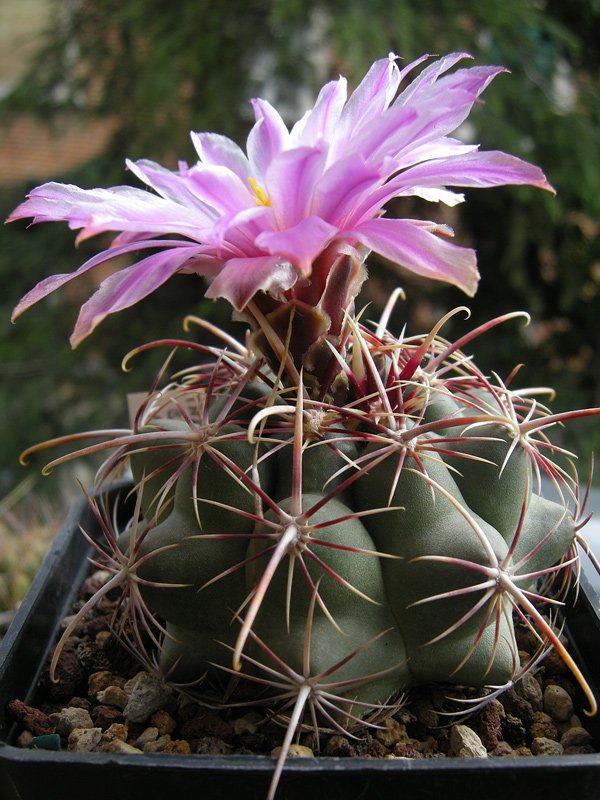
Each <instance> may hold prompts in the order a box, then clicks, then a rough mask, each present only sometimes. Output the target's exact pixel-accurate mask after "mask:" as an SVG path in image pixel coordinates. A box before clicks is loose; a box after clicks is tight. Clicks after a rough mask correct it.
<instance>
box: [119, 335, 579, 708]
mask: <svg viewBox="0 0 600 800" xmlns="http://www.w3.org/2000/svg"><path fill="white" fill-rule="evenodd" d="M354 337H355V341H354V344H353V347H354V348H355V349H357V350H358V347H359V346H360V348H361V353H362V357H363V360H364V365H365V366H363V370H364V372H365V375H364V376H363V381H362V384H363V387H364V388H363V389H362V391H363V397H361V394H360V392H361V390H360V389H357V388H356V386H357V385H358V384H356V385H355V388H354V389H352V386H353V376H352V374H350V376H349V377H350V387H351V388H350V391H351V392H352V391H353V393H354V395H355V396H354V400H353V402H351V403H348V404H347V405H346V406H337V405H336V404H334V403H332V402H326V401H325V400H324V401H316V400H314V399H311V397H310V394H307V392H306V391H305V390H304V388H303V386H302V384H301V383H300V384H298V386H297V387H296V391H295V395H294V394H291V393H290V389H286V390H284V391H275V389H274V387H275V386H276V382H275V381H274V378H273V375H272V373H271V372H270V371H269V370H267V371H265V372H261V371H257V370H256V369H255V362H252V361H251V362H250V363H251V364H252V366H251V367H250V369H252V370H253V373H252V380H249V381H248V382H247V383H245V384H244V378H243V377H242V379H241V383H240V379H239V378H238V379H237V381H235V382H234V383H232V384H231V386H230V387H229V388H228V387H226V386H223V385H220V386H219V387H218V392H215V393H214V394H212V395H211V394H210V393H207V391H206V389H204V388H202V387H198V386H195V387H194V388H193V389H191V390H188V391H192V392H193V393H195V397H196V401H197V406H198V408H201V409H202V412H201V415H200V416H201V419H200V418H199V420H198V421H197V422H196V421H193V420H190V419H187V420H186V421H183V420H179V421H177V422H173V421H165V420H163V419H162V418H161V417H160V414H147V415H146V416H147V420H146V423H145V426H144V427H141V428H140V432H141V433H143V435H144V436H145V437H146V438H145V439H144V446H143V447H142V446H139V447H134V448H131V455H130V461H131V464H132V468H133V471H134V477H135V479H136V482H137V483H138V486H139V488H140V491H143V493H144V497H145V499H144V501H143V505H144V510H145V513H146V514H148V515H152V514H153V513H156V514H157V516H158V522H157V524H155V525H153V526H151V527H150V530H149V531H148V532H147V533H146V535H145V537H144V539H143V542H142V543H141V546H140V551H139V556H140V557H141V558H142V560H143V564H141V566H140V569H139V573H140V575H141V577H142V578H143V579H144V581H145V583H144V585H143V586H142V587H141V593H142V596H143V597H144V600H145V602H146V604H147V605H148V607H149V608H151V609H152V610H153V611H154V612H155V613H157V614H158V615H159V617H160V618H162V619H164V620H166V631H167V635H166V637H165V639H164V641H163V646H162V647H163V650H162V666H163V669H164V670H165V671H168V673H169V675H170V676H171V677H172V678H173V679H175V680H180V681H186V682H187V681H193V680H198V679H200V678H201V677H202V676H204V675H205V674H206V675H208V676H209V679H210V680H212V681H214V682H215V683H217V684H219V683H223V680H224V679H226V680H229V678H228V677H227V674H228V673H229V672H234V673H235V672H236V671H239V670H241V671H242V674H243V675H246V676H248V677H252V676H253V677H254V680H257V675H259V674H260V670H261V666H260V665H261V664H263V666H264V662H265V661H267V662H268V660H269V658H276V659H277V662H278V663H279V662H281V663H284V664H286V665H287V667H288V668H289V669H290V670H292V671H293V672H294V674H296V673H297V674H298V675H300V674H302V670H303V669H304V670H306V669H307V665H309V671H310V675H312V676H313V677H314V676H322V675H327V676H329V678H330V679H331V680H330V682H329V684H335V686H334V687H333V688H331V692H332V693H333V694H335V695H337V696H339V697H340V698H346V699H347V698H351V699H354V700H356V701H357V702H358V703H365V704H368V705H369V706H372V707H378V706H381V705H382V704H385V703H386V702H387V701H388V700H389V699H390V698H392V697H393V696H394V695H397V694H398V693H399V692H401V691H404V690H406V689H407V688H409V687H410V686H413V685H415V684H421V683H427V682H432V681H436V682H453V683H457V684H466V685H471V686H477V687H483V686H486V685H502V684H506V683H508V682H510V681H511V679H512V678H513V677H514V676H515V674H517V672H518V670H519V668H520V663H519V656H518V649H517V645H516V642H515V634H514V629H513V605H516V604H518V603H519V602H521V600H522V598H523V597H526V596H527V595H524V594H521V593H522V592H529V593H531V592H532V591H534V590H535V584H536V581H537V580H538V578H539V577H540V576H545V575H548V574H551V573H552V571H553V570H554V569H555V566H554V565H556V564H558V563H559V562H560V561H561V559H563V558H564V557H565V555H566V554H567V553H569V551H573V549H574V546H575V542H576V539H577V524H576V521H575V519H574V517H573V514H572V513H571V512H570V511H569V510H568V508H567V507H566V505H565V504H563V503H555V502H551V501H549V500H546V499H544V498H543V497H541V496H540V494H539V491H538V486H537V485H536V483H537V478H538V475H539V473H540V471H541V470H540V464H541V465H542V468H543V469H544V471H546V472H548V474H550V475H555V474H557V473H555V472H554V471H553V469H551V468H549V467H548V464H549V463H550V462H548V459H547V457H546V456H545V455H540V450H541V448H538V443H539V442H538V441H537V440H536V439H535V437H534V436H533V435H532V433H533V432H534V431H535V425H534V424H532V423H531V422H530V420H531V418H532V417H533V418H535V417H536V415H539V419H540V420H541V422H540V427H541V426H542V422H543V423H544V424H549V423H548V419H549V416H548V415H549V412H547V410H545V409H543V410H538V409H537V407H536V406H535V403H533V402H532V401H530V400H529V399H527V397H526V396H524V397H519V396H518V395H517V394H513V393H511V392H509V391H508V390H507V389H506V388H505V387H503V386H502V385H501V384H498V385H493V386H492V384H491V383H490V382H489V381H488V380H487V379H486V378H484V377H483V376H482V375H481V374H480V373H479V372H477V371H476V370H475V369H474V368H473V374H471V375H469V376H468V379H466V380H464V381H463V382H462V383H461V381H460V380H458V381H456V375H454V376H453V377H454V382H455V383H457V384H458V386H457V388H454V384H453V382H452V381H450V380H447V381H445V382H444V383H443V385H441V383H440V382H439V381H438V385H437V387H436V388H433V389H432V388H431V381H430V383H429V387H430V388H429V389H428V390H427V391H422V390H421V389H419V382H418V381H417V380H415V377H414V373H415V369H414V365H413V366H411V363H412V362H411V359H412V360H413V361H414V358H413V351H414V347H413V346H411V347H410V348H408V347H407V348H406V352H405V350H404V348H403V345H402V344H401V343H400V342H397V341H395V340H392V339H391V337H390V336H389V334H386V337H385V339H384V340H381V341H378V340H376V339H375V337H374V336H373V334H370V336H369V339H368V342H369V343H368V345H367V344H365V341H367V339H366V334H365V335H363V333H362V332H361V329H359V328H358V327H356V328H355V330H354ZM390 340H391V343H392V344H391V343H390ZM392 345H393V347H394V348H395V355H394V359H395V361H394V362H393V363H392V362H388V363H387V366H386V368H385V370H384V371H383V374H384V375H385V381H386V382H385V384H383V379H382V378H381V374H382V372H381V370H380V368H379V367H375V365H376V363H378V362H379V361H381V359H380V358H379V356H378V352H379V351H389V350H390V349H392ZM432 346H433V347H434V349H435V348H436V347H437V350H438V351H440V352H442V353H443V345H442V344H441V343H440V344H439V345H436V344H435V342H434V344H433V345H432ZM365 351H366V352H365ZM459 355H460V357H461V358H463V357H462V354H459ZM385 358H386V359H387V358H388V356H386V357H385ZM456 358H457V354H456V353H454V354H453V359H456ZM402 359H404V367H403V369H404V371H405V372H406V371H407V370H409V368H410V369H411V370H412V373H411V375H410V376H409V380H406V381H403V380H402V379H401V378H400V377H398V375H399V373H401V372H402V365H401V362H402ZM384 360H385V359H384ZM438 361H439V362H440V364H443V365H444V369H445V370H446V371H448V370H450V369H451V368H452V367H453V366H454V363H455V361H454V360H448V361H446V362H444V361H443V359H442V360H440V357H439V356H438ZM459 363H460V364H461V365H462V364H464V363H468V362H466V360H465V361H462V360H461V361H460V362H459ZM407 365H408V366H407ZM376 369H377V373H376ZM457 371H458V370H457ZM461 371H462V366H461ZM261 376H262V380H263V383H262V384H261V383H260V381H261ZM213 383H216V380H215V381H213ZM236 387H237V388H236ZM240 387H241V388H240ZM373 387H375V390H374V391H373V390H372V388H373ZM178 391H179V390H178ZM165 397H167V398H168V392H167V393H166V395H165ZM406 408H410V412H407V411H406V410H405V409H406ZM527 425H529V427H528V428H527V427H526V426H527ZM520 426H521V427H520ZM523 426H525V427H523ZM521 428H523V429H521ZM152 431H154V432H155V435H156V444H155V445H153V443H152ZM168 431H171V432H172V436H171V437H169V438H167V439H164V440H163V439H161V438H160V437H161V436H165V437H166V436H168ZM178 432H179V434H180V437H181V438H178ZM163 441H164V442H165V444H164V445H163ZM544 441H545V440H544ZM161 465H164V474H163V469H162V466H161ZM179 473H181V474H179ZM174 477H177V481H176V484H177V485H176V489H173V488H172V487H171V486H170V485H169V483H170V482H172V481H173V479H174ZM161 479H162V483H161ZM562 480H564V481H565V484H567V483H568V481H566V479H563V478H562V476H561V481H562ZM171 495H172V507H171V504H170V502H169V501H168V498H169V497H170V496H171ZM153 509H154V511H153ZM181 584H185V585H183V586H182V585H181ZM515 598H516V599H515ZM311 609H312V610H311ZM307 621H308V622H307ZM307 625H308V627H309V628H310V630H308V631H307ZM232 651H233V653H234V655H233V663H234V665H235V669H233V670H232V668H231V659H232V656H231V652H232ZM265 654H267V656H265ZM257 682H258V683H259V686H260V688H259V689H257V690H256V696H257V697H259V696H260V694H261V691H264V687H263V683H264V682H262V683H261V682H260V681H258V680H257ZM329 684H328V685H329ZM244 691H245V692H248V691H249V694H250V696H252V695H253V691H252V689H250V690H247V689H245V690H244ZM245 696H247V695H245ZM332 713H333V712H332Z"/></svg>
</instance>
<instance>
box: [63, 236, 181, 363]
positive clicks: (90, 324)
mask: <svg viewBox="0 0 600 800" xmlns="http://www.w3.org/2000/svg"><path fill="white" fill-rule="evenodd" d="M190 250H193V251H196V250H197V248H194V247H187V248H181V249H180V250H179V251H175V250H167V251H164V252H161V253H155V254H154V255H151V256H148V257H147V258H144V259H142V261H139V262H138V263H137V264H133V265H132V266H131V267H126V268H125V269H121V270H119V271H118V272H114V273H113V274H112V275H109V276H108V278H105V280H103V281H102V283H101V284H100V287H99V288H98V290H97V291H96V292H95V293H94V294H93V295H92V296H91V297H90V299H89V300H88V301H87V302H86V303H84V305H83V306H82V307H81V310H80V312H79V317H78V318H77V323H76V325H75V330H74V331H73V334H72V336H71V345H72V346H73V347H77V345H78V344H80V342H81V341H83V339H85V338H86V336H89V334H90V333H91V332H92V331H93V330H94V328H96V327H97V326H98V325H99V324H100V323H101V322H102V320H103V319H105V318H106V317H107V316H108V315H109V314H114V313H115V312H116V311H122V310H123V309H124V308H129V307H130V306H133V305H135V304H136V303H138V302H139V301H140V300H142V299H143V298H144V297H146V296H147V295H149V294H150V293H151V292H153V291H154V290H155V289H157V288H158V287H159V286H161V285H162V284H163V283H165V281H167V280H168V279H169V278H171V277H172V276H173V275H174V274H175V273H176V272H179V271H180V270H181V269H182V267H183V265H184V264H185V262H186V261H188V260H189V258H190V256H191V255H193V253H191V252H190Z"/></svg>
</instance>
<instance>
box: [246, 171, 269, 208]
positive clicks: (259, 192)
mask: <svg viewBox="0 0 600 800" xmlns="http://www.w3.org/2000/svg"><path fill="white" fill-rule="evenodd" d="M248 180H249V182H250V188H251V189H252V191H253V192H254V199H255V200H256V202H257V203H258V205H259V206H270V205H271V201H270V200H269V195H268V194H267V193H266V192H265V190H264V189H263V188H262V186H259V185H258V183H257V182H256V181H255V180H254V178H248Z"/></svg>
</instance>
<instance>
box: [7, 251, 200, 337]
mask: <svg viewBox="0 0 600 800" xmlns="http://www.w3.org/2000/svg"><path fill="white" fill-rule="evenodd" d="M156 247H163V248H164V247H167V248H169V249H168V250H167V251H166V252H171V249H173V250H177V249H180V248H184V249H186V250H187V253H188V255H186V256H185V258H184V261H185V260H186V259H187V258H189V257H190V256H189V253H190V248H191V249H192V250H193V251H194V252H196V251H197V250H198V247H197V245H193V244H190V242H183V241H178V240H174V241H168V240H165V239H157V240H147V241H144V242H137V241H136V242H129V243H127V244H123V245H122V246H119V247H113V248H111V249H109V250H103V251H102V252H101V253H98V255H96V256H93V258H90V259H89V260H88V261H86V262H85V264H82V265H81V266H80V267H79V269H76V270H75V271H74V272H66V273H61V274H58V275H51V276H50V277H48V278H44V280H42V281H40V282H39V283H38V284H37V285H36V286H34V287H33V289H31V290H30V291H29V292H27V294H26V295H25V296H24V297H22V298H21V300H20V301H19V302H18V303H17V305H16V306H15V308H14V310H13V312H12V316H11V320H12V321H13V322H14V321H15V319H16V318H17V317H18V316H20V315H21V314H22V313H23V312H24V311H26V310H27V309H28V308H29V307H30V306H32V305H33V304H34V303H37V302H38V300H42V299H43V298H44V297H46V296H47V295H49V294H51V293H52V292H54V291H56V289H60V287H61V286H64V284H65V283H68V282H69V281H70V280H73V278H77V277H79V276H80V275H83V274H84V273H85V272H88V271H89V270H91V269H93V268H94V267H97V266H98V265H99V264H104V263H105V262H107V261H110V260H111V259H113V258H118V257H119V256H123V255H127V254H128V253H131V252H133V251H138V250H142V249H144V248H156ZM173 258H174V260H178V256H174V257H173Z"/></svg>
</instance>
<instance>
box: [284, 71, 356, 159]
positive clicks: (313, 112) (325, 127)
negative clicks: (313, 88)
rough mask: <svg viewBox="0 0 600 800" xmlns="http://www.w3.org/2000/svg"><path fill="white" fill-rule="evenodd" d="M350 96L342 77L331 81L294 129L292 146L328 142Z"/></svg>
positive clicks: (291, 134) (291, 135)
mask: <svg viewBox="0 0 600 800" xmlns="http://www.w3.org/2000/svg"><path fill="white" fill-rule="evenodd" d="M347 96H348V82H347V81H346V79H345V78H342V77H341V76H340V78H339V80H337V81H330V82H329V83H327V84H325V86H324V87H323V88H322V89H321V91H320V92H319V96H318V97H317V102H316V103H315V105H314V106H313V108H311V109H310V110H309V111H307V112H306V114H305V115H304V116H303V117H302V119H300V120H298V122H297V123H296V124H295V125H294V127H293V128H292V131H291V133H290V144H291V145H292V146H293V147H302V146H307V147H311V146H315V145H318V144H319V142H321V141H324V142H328V141H329V140H330V139H331V137H332V136H333V134H334V132H335V130H336V128H337V126H338V124H339V121H340V114H341V113H342V109H343V108H344V103H345V102H346V98H347Z"/></svg>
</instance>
